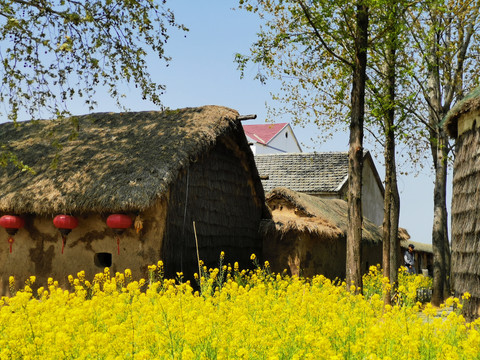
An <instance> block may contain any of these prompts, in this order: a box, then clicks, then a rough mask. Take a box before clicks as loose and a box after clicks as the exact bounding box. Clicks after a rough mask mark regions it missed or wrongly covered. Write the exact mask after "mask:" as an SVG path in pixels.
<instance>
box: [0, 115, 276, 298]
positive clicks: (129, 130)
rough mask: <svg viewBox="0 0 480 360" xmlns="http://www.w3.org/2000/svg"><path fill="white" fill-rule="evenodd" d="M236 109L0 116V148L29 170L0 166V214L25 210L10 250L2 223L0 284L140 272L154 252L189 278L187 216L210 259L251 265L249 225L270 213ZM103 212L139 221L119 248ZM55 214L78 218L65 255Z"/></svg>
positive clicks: (192, 253)
mask: <svg viewBox="0 0 480 360" xmlns="http://www.w3.org/2000/svg"><path fill="white" fill-rule="evenodd" d="M237 118H238V113H237V112H236V111H234V110H231V109H228V108H224V107H218V106H205V107H200V108H186V109H180V110H173V111H171V110H167V111H164V112H155V111H151V112H137V113H98V114H91V115H84V116H75V117H72V118H69V119H63V120H45V121H36V122H25V123H21V124H19V126H15V125H13V124H11V123H7V124H2V125H0V141H1V143H2V144H3V145H4V146H5V150H6V151H11V152H12V153H13V154H15V155H16V156H17V157H18V158H19V159H20V160H21V161H23V163H24V164H25V165H28V166H30V167H31V168H32V169H33V170H34V171H35V174H31V173H29V172H25V171H19V170H18V169H17V168H16V167H15V166H13V165H12V164H9V165H8V166H7V167H1V168H0V188H1V189H2V190H1V193H0V215H5V214H18V215H21V216H22V217H23V218H24V219H25V227H24V228H22V229H20V230H19V231H18V233H17V235H16V236H15V243H14V245H13V251H12V253H9V251H8V250H9V249H8V243H7V242H6V239H7V236H8V235H7V234H6V232H5V230H4V229H3V228H0V237H1V238H5V240H4V241H5V242H4V246H0V264H1V265H0V276H1V283H0V292H1V293H2V294H5V293H6V289H7V286H8V281H7V280H8V276H9V275H15V276H16V277H17V278H19V280H20V281H21V279H22V278H25V277H27V276H29V275H32V274H35V275H37V277H39V278H40V279H42V278H44V277H46V276H52V277H54V278H57V279H58V280H60V281H61V282H63V284H65V282H66V276H67V275H68V274H75V273H76V272H77V271H79V270H85V271H86V273H87V276H93V275H94V274H95V273H96V272H98V271H102V270H103V266H110V267H111V268H112V270H113V271H122V270H123V269H125V268H131V269H132V271H133V272H134V273H135V274H137V275H138V276H140V275H145V270H146V267H147V265H149V264H151V263H154V262H156V261H157V260H159V259H162V260H163V261H164V262H165V265H166V269H167V271H170V274H169V275H174V274H175V272H177V271H183V272H184V273H185V275H193V272H194V271H196V270H197V265H196V250H195V234H194V230H193V222H194V221H195V223H196V235H197V238H198V242H199V251H200V257H201V258H203V259H204V260H205V261H206V262H207V264H208V263H210V264H211V265H215V264H216V263H217V262H218V256H219V253H220V251H222V250H223V251H225V252H226V254H227V257H228V256H230V257H231V259H229V260H231V261H233V260H235V261H240V262H242V261H243V262H244V263H245V264H246V263H249V262H250V261H249V257H250V254H251V253H252V252H256V253H260V252H261V239H260V236H259V234H258V227H259V223H260V220H261V219H262V217H269V213H268V210H267V208H266V206H265V203H264V195H263V188H262V185H261V182H260V179H259V176H258V173H257V170H256V167H255V163H254V158H253V154H252V152H251V150H250V147H249V145H248V143H247V140H246V137H245V135H244V132H243V129H242V126H241V124H240V122H239V120H238V119H237ZM72 134H74V136H73V138H72V139H69V138H71V137H72ZM57 142H58V143H59V144H60V145H59V146H57V147H56V146H52V143H57ZM111 213H125V214H127V215H129V216H130V217H131V218H132V219H135V218H137V217H138V218H137V219H141V220H142V222H143V229H141V231H139V232H138V233H137V232H136V231H135V230H134V229H129V230H127V231H126V232H125V233H124V234H123V235H122V236H121V241H120V248H121V249H120V254H117V248H116V243H115V240H114V237H115V234H114V233H113V231H112V230H111V229H109V228H108V227H107V226H106V224H105V220H106V217H107V216H108V215H109V214H111ZM57 214H71V215H74V216H76V217H77V218H78V219H79V226H78V228H76V229H74V230H73V231H72V232H71V233H70V234H69V235H68V240H67V244H66V248H65V252H64V254H61V251H60V249H61V239H60V235H59V233H58V230H57V229H56V228H55V227H54V226H53V224H52V219H53V217H54V216H55V215H57ZM1 238H0V239H1Z"/></svg>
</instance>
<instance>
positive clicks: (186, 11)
mask: <svg viewBox="0 0 480 360" xmlns="http://www.w3.org/2000/svg"><path fill="white" fill-rule="evenodd" d="M167 3H168V5H169V6H170V7H171V8H172V9H173V10H174V13H175V16H176V19H177V21H178V22H180V23H183V24H184V25H186V26H187V27H188V28H189V29H190V31H189V32H187V33H182V32H180V31H174V32H171V33H170V35H171V38H170V39H169V41H168V43H167V45H166V54H167V55H168V56H171V57H172V61H171V63H170V65H169V66H168V67H165V66H164V64H162V63H160V62H159V61H157V60H156V59H155V58H153V57H151V58H149V66H150V71H151V74H152V76H153V78H154V80H155V81H156V82H158V83H161V84H165V85H166V86H167V91H166V93H165V95H164V96H163V103H164V105H165V106H167V107H170V108H173V109H175V108H182V107H191V106H201V105H207V104H213V105H223V106H227V107H231V108H233V109H236V110H237V111H238V112H239V113H240V114H242V115H246V114H257V116H258V117H257V120H255V121H254V122H249V124H251V123H264V122H265V117H266V115H267V112H266V108H265V104H266V103H269V104H270V103H271V101H270V98H271V97H270V93H271V92H276V91H277V89H278V87H279V86H278V85H279V84H278V83H276V82H274V81H273V82H272V81H271V82H267V84H266V85H261V84H260V83H259V82H258V81H255V80H253V77H254V75H255V74H256V71H257V69H256V68H255V66H251V67H250V68H248V69H247V72H246V76H245V79H240V73H239V71H237V70H236V65H235V63H234V61H233V60H234V54H235V53H236V52H240V53H247V52H248V49H249V47H250V45H251V44H252V43H253V42H254V41H255V39H256V32H257V31H258V28H259V25H260V21H259V19H258V18H257V16H256V15H253V14H248V13H245V12H243V11H238V10H236V11H234V10H232V8H233V7H234V6H235V4H236V2H235V1H232V0H171V1H168V2H167ZM126 95H127V97H126V99H125V104H126V106H128V107H129V109H130V110H133V111H135V110H155V109H156V107H155V106H154V105H153V104H151V103H150V102H148V101H143V100H141V96H140V95H139V94H138V92H136V91H135V89H134V88H133V87H132V89H131V90H130V89H126ZM100 97H101V99H97V100H98V102H99V105H98V108H97V109H96V110H95V111H119V109H118V108H116V107H115V105H114V103H113V102H112V101H111V100H110V99H109V98H108V97H107V96H105V95H103V96H102V95H100ZM272 104H273V103H272ZM71 111H72V112H73V113H75V114H84V113H86V112H88V109H86V108H85V107H83V106H82V105H81V104H72V107H71ZM275 120H276V121H278V122H289V119H288V117H285V118H282V119H275ZM293 129H294V131H295V133H296V136H297V138H298V140H299V141H300V142H301V143H302V148H303V150H304V151H308V152H310V151H347V150H348V134H347V133H345V132H339V133H338V134H337V135H335V136H334V138H333V139H330V140H328V141H326V142H314V141H312V138H316V137H317V135H318V134H321V133H322V129H318V128H316V127H315V126H314V125H309V126H307V127H305V128H300V127H293ZM365 148H366V149H368V150H373V145H371V144H369V143H368V142H366V143H365ZM373 155H374V159H375V162H376V165H377V169H378V171H379V173H380V177H381V178H382V179H383V178H384V173H383V172H384V170H383V167H382V165H381V163H382V161H381V160H382V159H381V153H380V152H378V153H377V154H373ZM429 169H430V164H427V166H426V170H423V172H422V173H420V174H419V175H418V176H414V175H413V174H411V175H408V176H401V177H400V179H399V189H400V192H401V194H400V196H401V215H400V225H401V226H402V227H404V228H406V229H407V230H408V232H409V233H410V235H411V237H412V240H413V241H419V242H426V243H430V242H431V228H432V218H433V200H432V196H433V179H434V177H433V173H432V172H431V171H430V170H429ZM402 170H410V169H402ZM450 190H451V185H449V188H448V192H449V194H450V193H451V191H450ZM448 206H450V205H448Z"/></svg>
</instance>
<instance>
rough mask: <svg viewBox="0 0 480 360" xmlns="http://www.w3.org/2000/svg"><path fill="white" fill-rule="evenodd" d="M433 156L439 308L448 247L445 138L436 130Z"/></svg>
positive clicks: (445, 286)
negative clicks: (434, 153) (434, 154)
mask: <svg viewBox="0 0 480 360" xmlns="http://www.w3.org/2000/svg"><path fill="white" fill-rule="evenodd" d="M437 134H438V135H437V139H436V149H435V150H436V156H435V160H436V162H435V186H434V190H433V199H434V200H433V207H434V215H433V229H432V245H433V296H432V304H433V305H435V306H439V305H440V304H441V303H442V302H443V301H444V300H445V298H447V297H448V296H449V295H450V284H449V282H450V246H449V242H448V233H447V225H446V224H447V208H446V203H447V200H446V189H447V156H448V146H447V145H448V144H447V141H448V139H447V136H446V134H445V133H444V131H443V129H441V128H440V129H438V132H437Z"/></svg>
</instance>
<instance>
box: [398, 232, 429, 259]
mask: <svg viewBox="0 0 480 360" xmlns="http://www.w3.org/2000/svg"><path fill="white" fill-rule="evenodd" d="M399 237H400V232H399ZM409 244H412V245H413V246H415V251H417V252H424V253H429V254H433V247H432V244H424V243H421V242H418V241H410V240H409V239H408V238H407V239H402V238H401V240H400V247H401V248H402V249H404V250H406V249H407V248H408V245H409Z"/></svg>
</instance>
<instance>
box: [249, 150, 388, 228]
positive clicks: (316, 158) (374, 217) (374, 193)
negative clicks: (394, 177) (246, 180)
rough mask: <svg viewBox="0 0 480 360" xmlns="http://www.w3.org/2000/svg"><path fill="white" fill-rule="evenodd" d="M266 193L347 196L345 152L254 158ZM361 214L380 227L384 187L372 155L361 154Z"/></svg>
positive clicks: (340, 197)
mask: <svg viewBox="0 0 480 360" xmlns="http://www.w3.org/2000/svg"><path fill="white" fill-rule="evenodd" d="M255 163H256V164H257V168H258V172H259V174H260V178H261V179H262V184H263V188H264V190H265V192H268V191H271V190H272V189H274V188H277V187H284V188H288V189H290V190H293V191H297V192H301V193H305V194H309V195H313V196H319V197H322V198H328V199H344V200H346V196H347V180H348V153H347V152H323V153H317V152H314V153H287V154H270V155H256V156H255ZM362 192H363V194H362V197H363V215H364V216H365V217H367V218H368V219H370V220H371V221H372V222H374V223H375V224H376V225H381V223H382V221H383V197H384V188H383V184H382V181H381V179H380V176H379V175H378V172H377V170H376V167H375V164H374V162H373V159H372V156H371V155H370V153H369V152H368V151H367V152H365V155H364V169H363V190H362Z"/></svg>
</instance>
